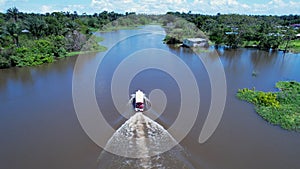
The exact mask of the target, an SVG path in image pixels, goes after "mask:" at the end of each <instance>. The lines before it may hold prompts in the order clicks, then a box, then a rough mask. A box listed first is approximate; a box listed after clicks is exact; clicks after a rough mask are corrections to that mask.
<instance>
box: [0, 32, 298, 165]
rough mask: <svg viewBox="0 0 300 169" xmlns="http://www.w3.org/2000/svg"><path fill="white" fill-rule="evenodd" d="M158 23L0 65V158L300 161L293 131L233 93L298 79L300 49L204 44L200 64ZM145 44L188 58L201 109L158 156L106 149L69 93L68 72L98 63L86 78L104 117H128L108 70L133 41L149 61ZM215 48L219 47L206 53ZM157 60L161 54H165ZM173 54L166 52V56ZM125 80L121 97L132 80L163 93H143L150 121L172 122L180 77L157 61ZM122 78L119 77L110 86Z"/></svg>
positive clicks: (41, 161)
mask: <svg viewBox="0 0 300 169" xmlns="http://www.w3.org/2000/svg"><path fill="white" fill-rule="evenodd" d="M162 32H163V30H162V28H161V27H159V26H146V27H143V28H142V29H138V30H120V31H115V32H109V33H99V36H102V37H104V39H105V40H104V41H103V42H102V44H103V45H106V46H107V47H108V48H109V50H108V51H107V52H105V53H97V54H86V55H81V56H78V57H69V58H66V59H62V60H59V61H57V62H55V63H52V64H45V65H41V66H37V67H25V68H11V69H4V70H0V133H1V139H0V168H3V169H21V168H22V169H24V168H26V169H27V168H28V169H38V168H44V169H48V168H49V169H62V168H70V169H82V168H89V169H93V168H94V169H96V168H107V167H110V168H116V167H118V166H119V165H124V167H123V168H140V165H141V166H142V167H143V165H142V164H145V165H144V168H151V167H152V168H183V167H185V168H199V169H200V168H205V169H206V168H207V169H220V168H222V169H227V168H228V169H231V168H244V169H247V168H249V169H250V168H251V169H252V168H273V169H276V168H278V169H281V168H300V163H299V157H298V156H299V154H300V134H299V133H297V132H291V131H286V130H283V129H281V128H280V127H278V126H273V125H271V124H269V123H267V122H266V121H264V120H263V119H262V118H261V117H260V116H259V115H257V114H256V113H255V110H254V107H253V105H251V104H248V103H246V102H243V101H240V100H238V99H237V98H236V97H235V94H236V92H237V90H238V89H239V88H245V87H247V88H252V87H255V88H256V89H257V90H263V91H276V89H275V88H274V86H275V83H276V82H277V81H280V80H297V81H300V69H299V67H300V55H299V54H291V53H287V54H286V55H283V53H282V52H278V51H270V52H266V51H261V50H257V49H244V48H241V49H234V50H233V49H224V48H222V47H221V48H218V49H214V48H213V47H210V48H209V49H208V50H207V51H202V53H201V55H203V57H206V58H207V59H208V61H207V62H206V63H205V65H204V64H203V62H202V61H201V60H200V59H199V57H198V55H197V54H195V53H194V52H193V51H192V50H190V49H187V48H174V47H172V46H168V45H166V44H163V42H162V40H163V38H164V35H163V33H162ZM148 49H151V50H152V51H153V50H154V51H157V50H158V51H165V52H168V53H171V54H172V56H173V57H177V58H178V59H180V60H181V61H183V63H184V64H185V65H187V66H188V67H189V69H190V71H191V72H192V73H193V75H194V77H195V81H196V82H197V84H198V87H199V88H198V89H199V93H200V104H199V107H200V109H199V111H198V115H197V117H196V118H195V123H194V124H193V126H192V128H191V129H190V130H189V132H188V133H186V136H185V137H184V138H183V140H181V141H180V145H177V146H176V147H175V148H173V149H172V150H170V151H167V152H165V153H164V154H162V155H161V156H160V157H161V158H160V159H159V160H157V159H153V158H148V160H138V159H130V158H129V159H127V158H125V159H124V158H121V157H118V156H116V155H112V154H109V153H107V152H105V151H103V148H101V147H99V146H98V145H97V144H96V143H95V142H94V141H93V140H91V139H90V137H89V136H88V134H87V133H86V132H85V130H84V129H83V128H82V126H81V123H80V121H79V120H78V118H77V117H78V116H77V114H76V111H75V108H74V103H73V101H74V100H73V99H74V98H72V96H74V95H72V94H74V93H72V82H74V81H73V80H74V79H73V76H74V74H76V75H77V76H80V77H81V79H80V80H81V81H83V82H84V81H88V80H90V79H91V77H90V76H91V74H92V73H94V71H95V70H94V67H95V65H98V66H99V67H96V73H95V79H94V81H92V82H91V83H92V84H93V85H94V86H95V90H94V94H95V97H96V101H97V103H98V105H99V107H100V109H101V112H102V113H103V116H104V118H105V120H106V121H107V123H108V124H109V125H110V126H111V127H112V128H114V129H115V130H117V129H118V128H120V127H121V126H122V125H123V124H124V123H126V118H124V117H123V116H121V115H120V114H119V113H118V109H122V110H123V109H124V106H125V105H120V108H118V107H116V105H114V102H113V97H112V94H111V83H112V81H113V78H112V77H113V75H114V73H115V71H116V69H117V67H118V65H120V64H121V63H123V61H124V60H126V58H127V57H128V56H130V55H132V54H137V52H139V51H141V52H143V51H146V52H143V53H141V54H142V55H143V57H145V58H144V59H139V60H138V61H139V62H138V63H134V62H132V65H131V66H132V67H134V66H135V65H138V64H141V63H143V64H145V65H147V62H151V60H149V58H151V57H153V54H155V52H154V53H153V52H152V53H151V52H147V50H148ZM162 53H164V52H162ZM212 53H214V54H217V55H218V57H215V56H211V54H212ZM79 57H80V59H81V62H80V63H78V59H79ZM218 60H220V61H221V63H222V65H223V68H224V72H225V75H226V84H227V87H226V88H225V89H224V90H226V91H227V96H226V105H225V107H224V113H223V116H222V118H221V121H220V124H219V125H218V127H217V128H216V130H215V132H214V133H213V135H212V136H211V137H210V138H209V139H208V140H207V141H206V142H205V143H203V144H200V143H199V142H198V138H199V134H200V132H201V130H202V127H203V125H204V123H205V120H206V116H207V114H208V110H209V107H210V101H211V98H212V97H211V91H212V88H211V84H210V81H209V80H210V79H209V78H210V77H209V74H208V72H207V70H206V66H210V67H214V66H216V62H217V61H218ZM100 62H101V63H100ZM162 62H165V63H166V64H167V62H166V59H162ZM172 62H173V60H172V59H171V60H170V62H169V63H168V64H172ZM75 65H76V66H75ZM74 68H76V71H74ZM176 69H179V68H178V67H175V66H174V68H173V69H172V70H174V71H175V70H176ZM180 71H181V70H180V69H179V71H178V72H177V73H178V74H180ZM119 78H121V77H119ZM183 79H184V78H183ZM116 80H118V79H116ZM130 80H131V83H130V85H129V91H125V93H126V94H128V98H126V99H123V100H122V102H124V103H126V102H128V99H129V95H130V94H131V93H133V92H134V91H135V90H137V89H142V90H143V91H144V92H145V93H146V94H147V95H149V94H150V93H151V92H152V93H154V92H156V93H159V95H157V96H160V98H158V100H160V99H167V102H166V104H165V105H160V102H159V101H156V100H155V99H153V98H155V97H152V100H151V97H150V101H151V102H152V106H153V109H154V110H157V113H158V114H159V115H158V116H159V117H158V119H156V120H155V121H156V122H157V124H158V125H161V126H163V127H164V128H165V129H169V128H170V127H171V126H172V124H173V123H174V122H175V121H176V117H177V115H178V114H179V109H180V103H181V102H182V100H181V98H180V97H181V96H182V95H181V93H180V85H178V84H177V81H176V80H177V79H176V78H175V77H172V76H171V75H170V74H168V72H164V71H161V70H158V69H155V67H154V68H150V69H147V70H143V71H141V72H139V73H137V74H136V75H135V76H134V78H133V79H130ZM184 80H186V81H188V80H190V79H189V78H188V77H186V79H184ZM217 83H218V82H217ZM123 85H124V84H123V83H117V84H116V88H122V86H123ZM87 90H88V89H87ZM161 91H163V92H164V94H161ZM187 91H189V92H193V91H190V90H187ZM73 92H74V91H73ZM190 99H194V98H190ZM160 111H162V112H160ZM152 113H153V112H152ZM150 114H151V113H150ZM186 114H187V115H189V113H186ZM127 118H129V117H127ZM127 123H128V122H127ZM151 123H152V122H151ZM155 125H156V123H155ZM171 134H172V133H171ZM110 136H111V135H110ZM99 137H101V136H99ZM170 137H172V135H171V136H170ZM156 141H157V140H156ZM144 146H146V147H147V145H144ZM112 164H114V165H112ZM125 164H126V166H125Z"/></svg>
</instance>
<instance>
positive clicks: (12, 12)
mask: <svg viewBox="0 0 300 169" xmlns="http://www.w3.org/2000/svg"><path fill="white" fill-rule="evenodd" d="M6 13H7V15H8V16H9V17H10V18H13V20H14V22H17V21H18V16H19V10H18V9H17V8H16V7H13V8H9V9H8V10H7V12H6Z"/></svg>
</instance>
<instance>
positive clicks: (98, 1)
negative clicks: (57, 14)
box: [0, 0, 300, 15]
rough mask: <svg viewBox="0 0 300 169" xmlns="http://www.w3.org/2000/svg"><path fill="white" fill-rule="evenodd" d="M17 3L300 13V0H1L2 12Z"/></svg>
mask: <svg viewBox="0 0 300 169" xmlns="http://www.w3.org/2000/svg"><path fill="white" fill-rule="evenodd" d="M14 6H15V7H17V8H18V9H19V11H22V12H34V13H46V12H54V11H65V12H66V11H69V12H73V11H77V12H78V13H79V14H81V13H84V12H85V13H88V14H93V13H99V12H102V11H104V10H106V11H114V12H118V13H125V12H137V13H147V14H165V13H166V12H168V11H179V12H188V11H192V13H202V14H213V15H215V14H217V13H222V14H225V13H238V14H266V15H289V14H300V0H122V1H121V0H0V11H1V12H6V10H7V9H8V8H11V7H14Z"/></svg>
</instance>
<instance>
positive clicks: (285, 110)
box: [237, 81, 300, 131]
mask: <svg viewBox="0 0 300 169" xmlns="http://www.w3.org/2000/svg"><path fill="white" fill-rule="evenodd" d="M276 88H278V89H279V91H278V92H262V91H257V90H255V89H247V88H244V89H240V90H239V91H238V92H237V97H238V98H239V99H241V100H245V101H247V102H249V103H252V104H254V105H255V110H256V112H257V113H258V114H259V115H260V116H261V117H262V118H264V119H265V120H266V121H268V122H269V123H271V124H273V125H278V126H280V127H282V128H283V129H287V130H293V131H300V83H299V82H295V81H280V82H277V83H276Z"/></svg>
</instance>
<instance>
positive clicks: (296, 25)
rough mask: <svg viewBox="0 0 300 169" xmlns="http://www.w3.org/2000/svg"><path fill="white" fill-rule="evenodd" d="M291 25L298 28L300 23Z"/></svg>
mask: <svg viewBox="0 0 300 169" xmlns="http://www.w3.org/2000/svg"><path fill="white" fill-rule="evenodd" d="M291 26H292V27H294V28H298V29H299V28H300V24H292V25H291Z"/></svg>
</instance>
